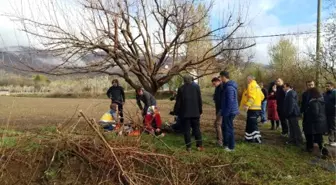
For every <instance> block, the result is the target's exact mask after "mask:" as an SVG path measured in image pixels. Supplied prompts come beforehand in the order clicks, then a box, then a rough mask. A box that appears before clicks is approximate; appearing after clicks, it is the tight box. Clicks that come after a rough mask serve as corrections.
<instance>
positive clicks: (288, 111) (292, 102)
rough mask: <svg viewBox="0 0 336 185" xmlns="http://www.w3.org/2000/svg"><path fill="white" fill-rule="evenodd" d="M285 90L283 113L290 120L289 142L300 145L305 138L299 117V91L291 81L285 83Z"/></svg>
mask: <svg viewBox="0 0 336 185" xmlns="http://www.w3.org/2000/svg"><path fill="white" fill-rule="evenodd" d="M283 90H284V91H285V93H286V94H285V101H284V104H283V110H284V111H283V113H284V116H285V118H286V119H287V120H288V125H289V141H288V142H287V144H294V145H297V146H299V145H301V144H302V143H303V139H302V132H301V129H300V126H299V120H298V117H299V116H300V108H299V105H298V102H297V99H298V97H297V93H296V92H295V91H294V90H293V89H292V86H291V85H290V84H289V83H285V84H284V86H283Z"/></svg>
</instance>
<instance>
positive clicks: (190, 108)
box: [174, 76, 203, 152]
mask: <svg viewBox="0 0 336 185" xmlns="http://www.w3.org/2000/svg"><path fill="white" fill-rule="evenodd" d="M174 114H175V115H177V116H178V117H179V118H180V119H181V124H182V127H183V132H184V141H185V144H186V146H187V151H188V152H190V151H191V133H190V129H192V132H193V134H194V136H195V140H196V147H197V149H198V150H199V151H202V150H203V146H202V135H201V131H200V116H201V114H202V97H201V91H200V88H199V86H197V85H194V84H193V83H192V77H191V76H185V77H184V85H182V86H181V87H180V88H179V89H178V91H177V96H176V103H175V106H174Z"/></svg>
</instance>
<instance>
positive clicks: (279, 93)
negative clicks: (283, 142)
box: [273, 78, 288, 136]
mask: <svg viewBox="0 0 336 185" xmlns="http://www.w3.org/2000/svg"><path fill="white" fill-rule="evenodd" d="M275 83H276V88H274V87H273V91H274V92H275V97H276V101H277V106H278V110H277V111H278V115H279V117H280V123H281V129H282V132H281V135H283V136H287V135H288V123H287V119H286V117H285V115H284V101H285V96H286V92H285V91H284V89H283V87H284V82H283V80H282V79H281V78H278V79H277V80H276V82H275Z"/></svg>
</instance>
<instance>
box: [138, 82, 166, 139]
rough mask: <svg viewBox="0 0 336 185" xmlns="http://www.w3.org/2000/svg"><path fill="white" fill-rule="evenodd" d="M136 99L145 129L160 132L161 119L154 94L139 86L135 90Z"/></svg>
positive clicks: (150, 131)
mask: <svg viewBox="0 0 336 185" xmlns="http://www.w3.org/2000/svg"><path fill="white" fill-rule="evenodd" d="M136 101H137V104H138V106H139V108H140V110H141V111H142V115H143V116H144V118H145V119H144V122H145V130H146V131H147V132H149V133H154V131H155V134H157V135H159V134H161V125H162V120H161V115H160V112H159V110H158V107H157V105H156V100H155V98H154V96H153V95H151V94H150V93H149V92H147V91H145V90H144V89H142V88H139V89H137V90H136ZM141 102H143V104H144V106H142V104H141ZM153 123H155V124H153ZM153 126H154V128H153Z"/></svg>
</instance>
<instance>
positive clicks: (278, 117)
mask: <svg viewBox="0 0 336 185" xmlns="http://www.w3.org/2000/svg"><path fill="white" fill-rule="evenodd" d="M183 80H184V84H183V85H182V86H181V87H179V88H178V90H177V94H176V97H174V99H175V100H176V102H175V105H174V110H173V111H172V112H171V114H172V115H175V116H176V117H177V118H178V120H179V121H178V122H179V126H180V128H181V130H182V132H183V133H184V140H185V144H186V149H187V151H191V145H192V142H191V136H192V135H193V136H194V137H195V140H196V147H197V149H198V150H200V151H202V150H204V148H203V145H202V134H201V131H200V116H201V115H202V113H203V109H202V96H201V90H200V87H199V86H198V85H197V84H196V83H194V81H193V78H192V77H191V76H189V75H186V76H184V77H183ZM112 83H113V86H112V87H111V88H110V89H109V90H108V92H107V96H108V97H109V98H110V99H111V101H112V102H111V103H112V104H116V105H118V108H119V114H120V115H119V116H120V121H121V122H123V114H122V111H123V105H124V102H125V93H124V90H123V89H122V87H120V85H119V83H118V80H113V82H112ZM212 84H213V86H214V87H215V93H214V97H213V100H214V102H215V109H216V119H215V123H214V127H215V130H216V136H217V143H218V145H219V146H220V147H224V149H225V150H226V151H229V152H230V151H233V150H234V149H235V134H234V119H235V117H236V116H237V115H238V114H244V115H245V116H246V128H245V136H244V137H245V141H247V142H254V143H262V140H261V133H260V131H259V129H258V123H259V121H258V120H259V118H260V120H261V121H260V122H262V123H266V122H267V121H268V120H269V121H270V122H271V125H272V127H271V129H272V130H274V129H278V128H279V127H280V125H281V129H282V135H283V136H287V135H289V140H288V142H287V144H294V145H301V144H302V143H303V137H302V132H301V128H300V126H299V117H300V116H301V115H303V131H304V134H305V138H306V143H307V145H306V149H307V151H312V149H313V144H314V143H317V144H318V145H319V147H320V149H322V147H323V146H322V144H323V137H322V136H323V135H324V134H325V133H329V142H330V145H331V146H336V123H335V121H336V115H335V113H336V110H335V107H336V105H335V104H336V100H335V97H336V90H335V86H334V84H333V83H331V82H328V83H327V84H326V92H325V93H324V94H323V95H322V94H321V93H320V91H319V89H318V88H316V87H315V84H314V82H313V81H308V82H307V91H306V92H304V93H303V94H302V99H301V108H300V107H299V104H298V95H297V93H296V92H295V91H294V89H293V88H292V86H291V85H290V84H289V83H284V82H283V80H282V79H280V78H279V79H277V80H276V81H275V82H272V83H271V84H270V87H269V89H268V90H266V88H264V85H263V84H262V83H259V84H258V83H257V81H256V80H255V78H254V77H253V76H248V77H247V84H248V85H247V88H246V89H245V90H244V92H243V95H242V97H241V101H240V106H239V103H238V85H237V83H236V82H234V81H233V80H231V79H230V74H229V72H227V71H223V72H221V73H220V76H219V77H215V78H213V79H212ZM136 100H137V104H138V106H139V108H140V109H141V110H142V115H143V117H144V129H145V131H146V132H149V133H152V134H156V135H160V134H162V131H161V126H162V120H161V116H160V113H159V111H158V107H157V102H156V100H155V97H154V96H153V95H152V94H150V93H149V92H147V91H145V90H144V89H142V88H139V89H136ZM141 102H142V103H143V104H144V105H143V106H142V104H141ZM191 131H192V132H191Z"/></svg>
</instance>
